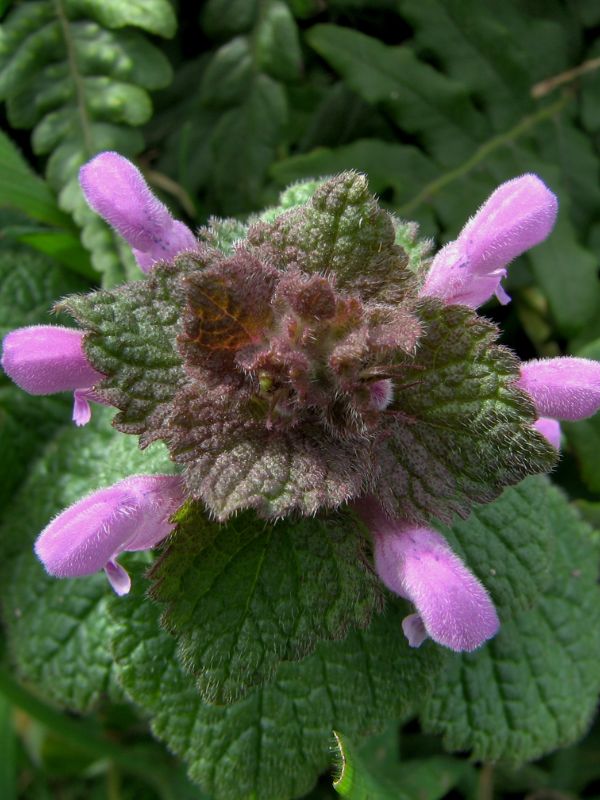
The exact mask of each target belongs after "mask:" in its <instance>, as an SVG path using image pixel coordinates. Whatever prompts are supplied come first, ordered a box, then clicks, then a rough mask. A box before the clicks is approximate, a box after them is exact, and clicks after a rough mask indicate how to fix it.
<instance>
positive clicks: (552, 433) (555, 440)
mask: <svg viewBox="0 0 600 800" xmlns="http://www.w3.org/2000/svg"><path fill="white" fill-rule="evenodd" d="M533 427H534V428H535V429H536V431H538V433H541V434H542V436H543V437H544V438H545V439H547V440H548V441H549V442H550V444H551V445H552V447H555V448H556V449H557V450H560V424H559V423H558V421H557V420H555V419H551V417H540V418H539V419H537V420H536V421H535V422H534V424H533Z"/></svg>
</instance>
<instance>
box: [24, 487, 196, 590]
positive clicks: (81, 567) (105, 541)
mask: <svg viewBox="0 0 600 800" xmlns="http://www.w3.org/2000/svg"><path fill="white" fill-rule="evenodd" d="M183 500H184V497H183V484H182V481H181V478H179V477H177V476H172V475H133V476H131V477H129V478H125V479H124V480H122V481H119V482H118V483H116V484H114V485H113V486H108V487H106V488H104V489H99V490H98V491H96V492H93V493H92V494H90V495H88V496H87V497H84V498H83V499H82V500H79V501H78V502H77V503H75V504H73V505H72V506H69V507H68V508H67V509H65V510H64V511H63V512H61V513H60V514H59V515H58V516H57V517H56V518H55V519H53V520H52V522H50V524H49V525H47V526H46V528H45V529H44V530H43V531H42V532H41V533H40V535H39V537H38V539H37V541H36V543H35V552H36V554H37V556H38V558H39V559H40V561H41V562H42V563H43V565H44V567H45V568H46V570H47V571H48V572H49V573H50V574H51V575H54V576H55V577H58V578H75V577H80V576H83V575H90V574H92V573H94V572H97V571H98V570H100V569H103V568H106V569H107V575H108V576H109V579H111V578H114V580H115V590H116V591H117V593H119V590H120V589H123V587H124V586H125V583H124V578H123V569H122V568H121V567H119V565H117V564H116V563H115V559H116V557H117V556H118V555H119V553H122V552H125V551H134V550H146V549H149V548H151V547H154V545H156V544H157V543H158V542H160V541H162V540H163V539H164V538H165V537H166V536H168V535H169V533H171V531H172V529H173V524H172V523H171V522H170V521H169V519H170V517H171V516H172V515H173V513H174V512H175V511H176V510H177V508H179V506H181V504H182V503H183Z"/></svg>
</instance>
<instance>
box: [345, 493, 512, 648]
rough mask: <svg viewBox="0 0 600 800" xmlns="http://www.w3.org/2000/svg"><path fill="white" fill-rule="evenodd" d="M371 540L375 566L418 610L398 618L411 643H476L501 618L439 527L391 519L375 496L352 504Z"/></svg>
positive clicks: (495, 627)
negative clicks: (429, 641)
mask: <svg viewBox="0 0 600 800" xmlns="http://www.w3.org/2000/svg"><path fill="white" fill-rule="evenodd" d="M355 507H356V509H357V510H358V513H359V514H360V516H361V517H362V518H363V520H364V521H365V522H366V524H367V525H368V527H369V528H370V530H371V532H372V534H373V538H374V544H375V568H376V570H377V573H378V575H379V577H380V578H381V580H382V581H383V583H384V584H385V585H386V586H387V587H388V588H389V589H391V590H392V592H394V593H395V594H398V595H400V597H404V598H406V599H407V600H410V601H411V602H412V603H413V604H414V605H415V606H416V609H417V613H416V614H410V615H409V616H408V617H406V618H405V619H404V620H403V622H402V629H403V631H404V634H405V636H406V638H407V639H408V643H409V644H410V646H411V647H419V646H420V645H421V644H422V643H423V641H424V640H425V639H426V638H427V637H428V636H429V637H431V638H432V639H433V640H434V641H435V642H438V644H441V645H443V646H444V647H448V648H450V649H451V650H455V651H456V652H462V651H471V650H475V649H476V648H477V647H480V646H481V645H482V644H483V643H484V642H485V641H487V640H488V639H491V637H492V636H495V634H496V633H497V632H498V629H499V627H500V622H499V620H498V615H497V613H496V609H495V608H494V604H493V603H492V600H491V598H490V596H489V594H488V593H487V591H486V589H485V588H484V586H483V585H482V584H481V583H480V581H479V580H478V579H477V578H476V577H475V576H474V575H473V573H472V572H470V570H469V569H468V568H467V567H466V566H465V564H464V563H463V562H462V561H461V560H460V558H458V556H457V555H455V554H454V553H453V552H452V550H451V549H450V547H449V545H448V543H447V542H446V540H445V539H444V537H443V536H442V535H441V534H439V533H438V532H437V531H434V530H432V529H430V528H426V527H424V526H420V525H419V526H417V525H413V524H412V523H410V522H408V521H407V520H394V519H391V518H390V517H388V516H387V515H386V513H385V512H384V510H383V509H382V508H381V506H379V505H378V503H377V501H376V500H375V499H374V498H365V499H363V500H360V501H358V502H357V503H356V504H355Z"/></svg>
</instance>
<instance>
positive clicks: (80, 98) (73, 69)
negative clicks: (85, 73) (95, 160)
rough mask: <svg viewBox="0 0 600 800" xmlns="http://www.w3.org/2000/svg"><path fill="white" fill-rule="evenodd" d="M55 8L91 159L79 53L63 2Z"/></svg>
mask: <svg viewBox="0 0 600 800" xmlns="http://www.w3.org/2000/svg"><path fill="white" fill-rule="evenodd" d="M54 8H55V9H56V16H57V18H58V21H59V23H60V27H61V29H62V33H63V39H64V40H65V47H66V48H67V60H68V62H69V72H70V73H71V78H72V80H73V84H74V86H75V101H76V104H77V112H78V114H79V124H80V126H81V134H82V137H83V144H84V147H85V150H86V153H87V155H88V156H89V157H90V158H91V157H92V156H93V155H94V153H95V149H94V140H93V136H92V128H91V124H90V120H89V117H88V112H87V106H86V103H85V87H84V85H83V77H82V75H81V71H80V69H79V64H78V63H77V53H76V52H75V46H74V44H73V37H72V36H71V29H70V27H69V19H68V17H67V15H66V12H65V9H64V6H63V2H62V0H54Z"/></svg>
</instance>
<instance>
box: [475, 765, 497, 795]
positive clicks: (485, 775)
mask: <svg viewBox="0 0 600 800" xmlns="http://www.w3.org/2000/svg"><path fill="white" fill-rule="evenodd" d="M477 800H494V765H493V764H482V765H481V770H480V772H479V786H478V788H477Z"/></svg>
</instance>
